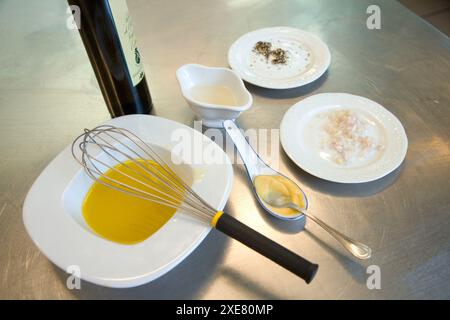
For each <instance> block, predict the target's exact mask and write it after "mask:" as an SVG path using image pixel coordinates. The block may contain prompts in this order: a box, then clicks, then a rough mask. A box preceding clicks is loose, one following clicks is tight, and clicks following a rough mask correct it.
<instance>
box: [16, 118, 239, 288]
mask: <svg viewBox="0 0 450 320" xmlns="http://www.w3.org/2000/svg"><path fill="white" fill-rule="evenodd" d="M105 124H110V125H114V126H117V127H122V128H125V129H128V130H130V131H131V132H133V133H135V134H136V135H137V136H139V137H140V138H141V139H143V140H144V141H145V142H147V143H149V144H152V145H156V146H158V147H162V148H165V149H169V150H171V149H172V147H173V146H174V145H175V144H176V141H175V140H176V139H175V138H176V137H175V136H174V133H175V132H178V133H181V134H183V135H185V136H186V135H187V136H188V138H189V139H190V140H189V141H191V142H192V143H194V141H196V142H197V143H198V142H199V141H200V142H201V145H202V146H203V147H204V148H203V150H205V149H207V150H208V151H211V150H213V151H214V153H215V157H216V158H215V159H218V155H220V159H221V160H223V161H216V163H208V164H205V163H193V164H190V165H191V166H192V168H193V169H195V170H201V172H202V179H201V180H196V181H194V183H193V186H192V188H193V189H194V190H195V191H196V192H197V193H198V194H199V195H200V196H202V197H203V198H204V199H205V200H206V201H207V202H209V204H211V205H212V206H213V207H215V208H217V209H218V210H221V209H223V207H224V206H225V203H226V201H227V200H228V196H229V194H230V191H231V186H232V181H233V169H232V166H231V163H230V160H229V158H228V157H227V155H226V154H225V153H224V152H223V150H222V149H221V148H220V147H219V146H218V145H217V144H215V143H214V142H212V141H211V140H210V139H209V138H207V137H206V136H204V135H202V134H201V133H200V132H197V131H195V130H193V129H192V128H190V127H188V126H185V125H182V124H180V123H177V122H175V121H171V120H168V119H164V118H159V117H155V116H148V115H131V116H124V117H119V118H115V119H113V120H111V121H108V122H107V123H105ZM179 136H180V135H179V134H178V135H177V137H178V138H179ZM92 183H93V181H92V180H90V179H89V178H88V177H87V176H86V174H85V173H84V171H83V170H82V168H81V167H80V165H79V164H78V163H77V162H76V161H75V159H73V157H72V154H71V146H68V147H67V148H66V149H65V150H64V151H62V152H61V153H60V154H59V155H58V156H57V157H56V158H55V159H54V160H53V161H52V162H51V163H50V164H49V165H48V166H47V167H46V168H45V170H44V171H43V172H42V173H41V175H40V176H39V177H38V178H37V180H36V181H35V182H34V184H33V186H32V187H31V189H30V191H29V192H28V195H27V197H26V200H25V203H24V207H23V219H24V223H25V227H26V229H27V231H28V233H29V235H30V237H31V238H32V239H33V241H34V242H35V243H36V245H37V246H38V247H39V249H40V250H41V251H42V252H43V253H44V254H45V255H46V256H47V257H48V259H50V260H51V261H52V262H53V263H54V264H56V265H57V266H58V267H60V268H61V269H63V270H67V268H68V267H69V266H72V265H75V266H77V267H79V268H80V271H81V278H82V279H84V280H86V281H89V282H92V283H95V284H99V285H103V286H108V287H116V288H123V287H133V286H138V285H141V284H144V283H147V282H150V281H152V280H154V279H156V278H158V277H160V276H161V275H163V274H165V273H166V272H168V271H169V270H171V269H172V268H173V267H175V266H176V265H177V264H178V263H180V262H181V261H182V260H183V259H184V258H186V257H187V256H188V255H189V254H190V253H191V252H192V251H193V250H194V249H195V248H196V247H197V246H198V245H199V244H200V243H201V241H202V240H203V239H204V238H205V237H206V235H207V234H208V233H209V231H210V227H209V226H208V225H205V224H204V223H201V222H198V221H196V220H195V219H193V218H191V217H189V216H187V215H185V214H183V213H182V212H177V213H176V214H175V215H174V216H173V217H172V218H171V219H170V220H169V221H168V222H167V223H166V224H165V225H164V226H163V227H162V228H161V229H159V230H158V231H157V232H156V233H155V234H153V235H152V236H150V237H149V238H148V239H146V240H145V241H143V242H141V243H139V244H136V245H121V244H118V243H115V242H111V241H108V240H106V239H103V238H101V237H99V236H97V235H95V234H94V233H93V232H92V231H91V230H89V227H88V226H87V225H86V224H85V222H84V220H83V218H82V214H81V206H82V200H83V199H84V196H85V194H86V192H87V191H88V190H89V187H90V186H91V185H92Z"/></svg>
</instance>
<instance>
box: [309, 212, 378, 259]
mask: <svg viewBox="0 0 450 320" xmlns="http://www.w3.org/2000/svg"><path fill="white" fill-rule="evenodd" d="M301 212H302V213H303V214H304V215H305V216H306V217H308V218H309V219H311V220H312V221H314V222H315V223H317V224H318V225H319V226H321V227H322V228H323V229H324V230H325V231H327V232H328V233H329V234H330V235H332V236H333V237H334V238H335V239H336V240H337V241H339V243H340V244H341V245H342V246H343V247H344V248H345V249H347V251H348V252H350V253H351V254H352V255H354V256H355V257H356V258H358V259H362V260H364V259H369V258H370V256H371V255H372V249H370V247H369V246H367V245H365V244H363V243H361V242H358V241H355V240H353V239H351V238H349V237H347V236H346V235H344V234H342V233H340V232H339V231H337V230H336V229H334V228H332V227H330V226H329V225H328V224H326V223H325V222H323V221H322V220H320V219H319V218H317V217H316V216H314V215H312V214H310V213H306V212H304V211H301Z"/></svg>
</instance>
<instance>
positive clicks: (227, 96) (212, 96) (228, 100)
mask: <svg viewBox="0 0 450 320" xmlns="http://www.w3.org/2000/svg"><path fill="white" fill-rule="evenodd" d="M191 94H192V98H193V99H194V100H197V101H199V102H204V103H209V104H216V105H222V106H234V107H236V106H237V105H238V104H237V101H236V97H235V96H234V95H233V92H232V91H231V90H230V89H229V88H228V87H225V86H195V87H193V88H192V89H191Z"/></svg>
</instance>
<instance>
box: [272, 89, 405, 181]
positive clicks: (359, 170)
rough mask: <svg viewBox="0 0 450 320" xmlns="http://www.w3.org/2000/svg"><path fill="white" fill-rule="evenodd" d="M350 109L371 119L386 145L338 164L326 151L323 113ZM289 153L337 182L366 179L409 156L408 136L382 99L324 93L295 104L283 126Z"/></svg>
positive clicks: (372, 127)
mask: <svg viewBox="0 0 450 320" xmlns="http://www.w3.org/2000/svg"><path fill="white" fill-rule="evenodd" d="M344 109H345V110H350V111H352V112H355V113H357V114H358V115H359V116H360V117H362V119H364V120H365V121H367V123H368V132H370V135H371V136H373V138H374V139H375V140H374V141H376V142H377V144H379V145H382V146H383V147H382V148H379V150H376V151H375V152H373V153H372V154H370V156H369V157H366V158H364V159H362V160H358V161H356V162H354V163H351V164H345V165H343V164H337V163H336V162H335V161H333V160H332V159H330V158H328V157H326V154H327V153H326V152H323V140H322V139H323V126H322V123H321V119H323V115H326V114H327V113H329V112H331V111H334V110H344ZM280 139H281V144H282V146H283V148H284V150H285V151H286V153H287V155H288V156H289V157H290V158H291V159H292V161H294V162H295V163H296V164H297V165H298V166H299V167H300V168H302V169H303V170H305V171H306V172H308V173H310V174H312V175H314V176H316V177H319V178H322V179H325V180H329V181H334V182H341V183H362V182H369V181H373V180H376V179H379V178H381V177H383V176H385V175H387V174H389V173H390V172H392V171H393V170H395V169H396V168H397V167H398V166H399V165H400V164H401V163H402V162H403V160H404V159H405V156H406V151H407V148H408V139H407V137H406V133H405V130H404V128H403V126H402V124H401V123H400V121H399V120H398V119H397V118H396V117H395V116H394V115H393V114H392V113H391V112H389V111H388V110H386V109H385V108H384V107H383V106H381V105H379V104H378V103H376V102H374V101H372V100H369V99H367V98H364V97H360V96H355V95H351V94H346V93H322V94H317V95H314V96H311V97H308V98H306V99H304V100H302V101H300V102H298V103H297V104H295V105H293V106H292V107H291V108H290V109H289V110H288V111H287V112H286V114H285V115H284V117H283V120H282V122H281V127H280Z"/></svg>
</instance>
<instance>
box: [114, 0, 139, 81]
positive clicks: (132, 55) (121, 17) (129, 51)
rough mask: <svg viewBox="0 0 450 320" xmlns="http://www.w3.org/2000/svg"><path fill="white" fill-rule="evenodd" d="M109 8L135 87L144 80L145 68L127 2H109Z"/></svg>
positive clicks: (119, 0)
mask: <svg viewBox="0 0 450 320" xmlns="http://www.w3.org/2000/svg"><path fill="white" fill-rule="evenodd" d="M109 7H110V8H111V13H112V16H113V19H114V23H115V25H116V29H117V33H118V35H119V39H120V43H121V45H122V51H123V54H124V56H125V60H126V63H127V66H128V72H129V73H130V77H131V81H132V82H133V86H136V85H137V84H139V82H141V80H142V79H143V78H144V75H145V73H144V66H143V64H142V61H141V55H140V53H139V49H138V47H137V43H136V37H135V35H134V31H133V25H132V24H131V17H130V13H129V11H128V7H127V3H126V1H125V0H109Z"/></svg>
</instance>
